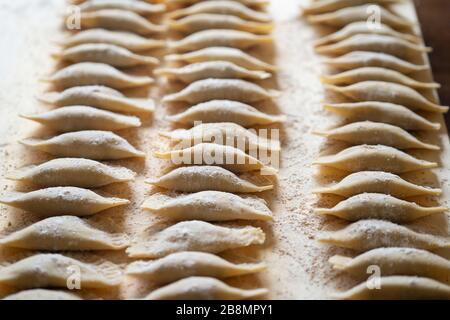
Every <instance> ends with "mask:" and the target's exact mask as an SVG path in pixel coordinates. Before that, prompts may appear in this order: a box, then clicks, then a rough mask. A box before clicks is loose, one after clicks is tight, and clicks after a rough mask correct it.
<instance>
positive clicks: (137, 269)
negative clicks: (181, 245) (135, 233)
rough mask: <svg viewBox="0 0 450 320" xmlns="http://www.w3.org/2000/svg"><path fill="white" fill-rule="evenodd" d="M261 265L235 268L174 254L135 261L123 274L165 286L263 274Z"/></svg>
mask: <svg viewBox="0 0 450 320" xmlns="http://www.w3.org/2000/svg"><path fill="white" fill-rule="evenodd" d="M265 269H266V266H265V264H264V263H241V264H234V263H231V262H229V261H227V260H225V259H223V258H220V257H218V256H216V255H213V254H210V253H205V252H192V251H191V252H177V253H172V254H170V255H168V256H166V257H164V258H161V259H159V260H154V261H136V262H133V263H131V264H129V265H128V267H127V269H126V274H127V275H130V276H133V277H137V278H140V279H145V280H149V281H151V282H152V283H156V284H164V283H171V282H175V281H177V280H180V279H183V278H188V277H192V276H202V277H214V278H229V277H236V276H241V275H246V274H252V273H258V272H262V271H264V270H265Z"/></svg>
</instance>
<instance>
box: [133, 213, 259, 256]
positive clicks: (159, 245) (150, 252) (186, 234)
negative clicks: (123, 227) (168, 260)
mask: <svg viewBox="0 0 450 320" xmlns="http://www.w3.org/2000/svg"><path fill="white" fill-rule="evenodd" d="M264 241H265V233H264V232H263V231H262V230H261V229H260V228H255V227H251V226H246V227H241V228H228V227H221V226H216V225H213V224H210V223H207V222H203V221H186V222H179V223H177V224H175V225H172V226H170V227H168V228H167V229H164V230H162V231H159V232H157V233H152V234H148V232H144V233H143V234H142V235H141V236H140V238H139V240H138V242H136V243H135V244H133V245H132V246H130V247H128V249H127V250H126V251H127V254H128V256H129V257H131V258H146V259H147V258H148V259H155V258H162V257H164V256H167V255H168V254H171V253H175V252H182V251H201V252H209V253H219V252H222V251H225V250H229V249H236V248H240V247H247V246H250V245H257V244H263V243H264Z"/></svg>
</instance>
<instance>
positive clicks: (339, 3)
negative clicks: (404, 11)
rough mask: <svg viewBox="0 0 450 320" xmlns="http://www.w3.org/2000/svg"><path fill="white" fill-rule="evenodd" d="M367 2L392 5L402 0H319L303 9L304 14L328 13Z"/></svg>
mask: <svg viewBox="0 0 450 320" xmlns="http://www.w3.org/2000/svg"><path fill="white" fill-rule="evenodd" d="M366 3H371V4H376V5H390V4H396V3H402V0H318V1H314V2H312V4H310V5H309V6H308V7H306V8H304V9H303V13H304V14H318V13H328V12H333V11H336V10H339V9H343V8H348V7H353V6H359V5H363V4H366Z"/></svg>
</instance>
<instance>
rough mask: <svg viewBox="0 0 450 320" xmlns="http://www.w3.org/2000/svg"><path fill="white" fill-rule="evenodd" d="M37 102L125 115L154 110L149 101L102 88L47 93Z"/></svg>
mask: <svg viewBox="0 0 450 320" xmlns="http://www.w3.org/2000/svg"><path fill="white" fill-rule="evenodd" d="M39 100H41V101H43V102H45V103H49V104H53V105H56V106H57V107H65V106H76V105H83V106H91V107H95V108H100V109H105V110H110V111H116V112H125V113H150V112H153V111H154V109H155V107H154V103H153V101H152V100H150V99H146V100H145V101H138V100H136V99H129V98H127V97H125V96H124V95H123V94H122V93H120V92H119V91H116V90H114V89H111V88H108V87H102V86H82V87H73V88H69V89H66V90H64V91H63V92H49V93H47V94H45V95H43V96H40V97H39Z"/></svg>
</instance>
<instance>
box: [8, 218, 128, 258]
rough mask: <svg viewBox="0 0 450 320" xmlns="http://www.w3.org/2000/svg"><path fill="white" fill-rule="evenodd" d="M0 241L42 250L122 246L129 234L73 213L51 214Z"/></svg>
mask: <svg viewBox="0 0 450 320" xmlns="http://www.w3.org/2000/svg"><path fill="white" fill-rule="evenodd" d="M0 245H2V246H6V247H12V248H21V249H29V250H41V251H84V250H121V249H124V248H126V247H127V246H128V238H127V236H126V235H125V234H108V233H106V232H104V231H102V230H99V229H96V228H94V227H92V226H91V225H90V224H89V223H88V222H86V221H84V220H83V219H80V218H78V217H73V216H61V217H51V218H47V219H45V220H42V221H39V222H36V223H34V224H32V225H30V226H28V227H26V228H24V229H22V230H19V231H16V232H13V233H11V234H9V235H8V236H6V237H4V238H2V239H0Z"/></svg>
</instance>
